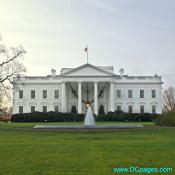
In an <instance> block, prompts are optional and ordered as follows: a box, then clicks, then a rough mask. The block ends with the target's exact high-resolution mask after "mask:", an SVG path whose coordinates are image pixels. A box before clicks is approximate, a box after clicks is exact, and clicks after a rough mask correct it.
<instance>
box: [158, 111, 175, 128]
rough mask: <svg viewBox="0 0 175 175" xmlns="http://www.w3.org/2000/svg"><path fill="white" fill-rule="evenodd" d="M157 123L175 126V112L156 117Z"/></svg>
mask: <svg viewBox="0 0 175 175" xmlns="http://www.w3.org/2000/svg"><path fill="white" fill-rule="evenodd" d="M155 125H159V126H173V127H175V112H169V113H164V114H162V115H159V116H158V117H157V118H156V119H155Z"/></svg>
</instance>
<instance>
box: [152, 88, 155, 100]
mask: <svg viewBox="0 0 175 175" xmlns="http://www.w3.org/2000/svg"><path fill="white" fill-rule="evenodd" d="M151 96H152V98H156V90H154V89H153V90H152V95H151Z"/></svg>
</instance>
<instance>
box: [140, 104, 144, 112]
mask: <svg viewBox="0 0 175 175" xmlns="http://www.w3.org/2000/svg"><path fill="white" fill-rule="evenodd" d="M140 113H144V106H143V105H142V106H140Z"/></svg>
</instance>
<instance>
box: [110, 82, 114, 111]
mask: <svg viewBox="0 0 175 175" xmlns="http://www.w3.org/2000/svg"><path fill="white" fill-rule="evenodd" d="M110 111H112V112H114V83H113V82H111V83H110Z"/></svg>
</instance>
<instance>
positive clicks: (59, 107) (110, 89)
mask: <svg viewBox="0 0 175 175" xmlns="http://www.w3.org/2000/svg"><path fill="white" fill-rule="evenodd" d="M161 89H162V81H161V77H160V76H158V75H153V76H128V75H125V74H124V70H123V69H120V71H119V74H115V73H114V68H113V66H94V65H92V64H88V63H87V64H84V65H82V66H79V67H76V68H62V69H61V71H60V74H59V75H57V74H56V70H54V69H52V70H51V75H47V76H42V77H41V76H32V77H31V76H25V77H19V76H18V77H16V78H14V81H13V97H14V98H13V113H19V112H33V111H41V112H42V111H44V112H46V111H56V112H58V111H59V112H71V111H72V109H73V108H74V109H76V111H77V112H78V113H85V112H86V110H87V108H86V107H87V105H91V107H92V110H93V113H94V114H97V115H98V112H99V109H100V107H103V108H104V111H105V112H109V111H115V110H123V111H125V112H135V113H140V112H148V113H161V111H162V103H161V99H162V92H161Z"/></svg>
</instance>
